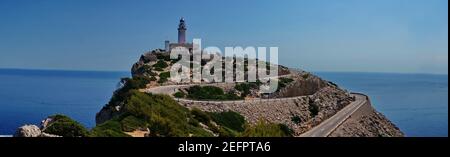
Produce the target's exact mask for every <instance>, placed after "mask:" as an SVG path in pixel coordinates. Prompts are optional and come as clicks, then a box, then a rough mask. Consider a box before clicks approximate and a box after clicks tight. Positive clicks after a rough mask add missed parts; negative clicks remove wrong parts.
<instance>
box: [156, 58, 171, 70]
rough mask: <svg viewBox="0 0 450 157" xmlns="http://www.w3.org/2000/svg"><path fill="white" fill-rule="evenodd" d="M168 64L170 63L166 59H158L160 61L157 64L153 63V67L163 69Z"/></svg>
mask: <svg viewBox="0 0 450 157" xmlns="http://www.w3.org/2000/svg"><path fill="white" fill-rule="evenodd" d="M168 66H169V65H168V64H167V63H166V62H165V61H164V60H158V62H156V64H155V65H153V67H155V68H161V69H164V68H167V67H168Z"/></svg>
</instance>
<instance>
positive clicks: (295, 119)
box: [291, 116, 302, 124]
mask: <svg viewBox="0 0 450 157" xmlns="http://www.w3.org/2000/svg"><path fill="white" fill-rule="evenodd" d="M291 120H292V122H294V123H295V124H300V123H301V122H302V119H301V118H300V117H299V116H293V117H292V118H291Z"/></svg>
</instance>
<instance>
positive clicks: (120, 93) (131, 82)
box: [106, 77, 151, 107]
mask: <svg viewBox="0 0 450 157" xmlns="http://www.w3.org/2000/svg"><path fill="white" fill-rule="evenodd" d="M121 82H125V83H124V85H123V87H122V88H120V89H118V90H116V91H115V92H114V94H113V97H112V98H111V100H110V101H109V103H108V104H109V105H112V104H117V103H118V102H122V101H123V100H125V99H126V98H127V97H128V96H129V95H130V93H129V91H130V90H131V89H141V88H145V87H146V85H147V84H149V83H150V82H151V79H149V78H148V77H133V78H132V79H130V78H122V81H121ZM109 105H108V106H109ZM108 106H106V107H108Z"/></svg>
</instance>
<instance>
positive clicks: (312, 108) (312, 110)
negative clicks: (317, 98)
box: [308, 100, 319, 117]
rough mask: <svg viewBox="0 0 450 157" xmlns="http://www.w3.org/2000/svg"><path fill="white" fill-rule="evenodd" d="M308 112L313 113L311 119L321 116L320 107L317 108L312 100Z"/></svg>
mask: <svg viewBox="0 0 450 157" xmlns="http://www.w3.org/2000/svg"><path fill="white" fill-rule="evenodd" d="M308 110H309V112H310V113H311V117H315V116H317V115H318V114H319V106H317V105H316V104H315V103H314V102H313V101H312V100H309V107H308Z"/></svg>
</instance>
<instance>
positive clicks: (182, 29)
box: [164, 18, 193, 52]
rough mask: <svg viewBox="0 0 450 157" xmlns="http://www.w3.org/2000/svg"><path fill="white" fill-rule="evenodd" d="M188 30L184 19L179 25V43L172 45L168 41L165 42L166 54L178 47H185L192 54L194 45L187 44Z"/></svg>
mask: <svg viewBox="0 0 450 157" xmlns="http://www.w3.org/2000/svg"><path fill="white" fill-rule="evenodd" d="M186 30H187V27H186V22H185V21H184V18H181V19H180V23H179V24H178V43H170V41H168V40H166V41H165V42H164V46H165V50H166V52H170V51H171V50H172V49H173V48H176V47H185V48H187V49H188V50H189V51H190V52H192V49H193V44H192V43H187V42H186Z"/></svg>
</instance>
